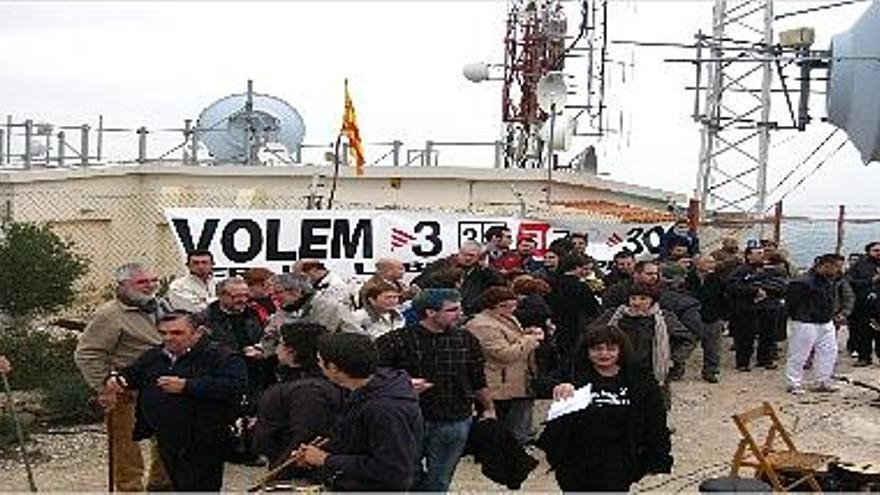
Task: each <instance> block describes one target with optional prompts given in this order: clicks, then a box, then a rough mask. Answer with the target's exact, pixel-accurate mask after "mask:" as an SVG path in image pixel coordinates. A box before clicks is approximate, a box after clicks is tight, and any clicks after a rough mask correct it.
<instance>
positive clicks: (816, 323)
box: [785, 254, 843, 395]
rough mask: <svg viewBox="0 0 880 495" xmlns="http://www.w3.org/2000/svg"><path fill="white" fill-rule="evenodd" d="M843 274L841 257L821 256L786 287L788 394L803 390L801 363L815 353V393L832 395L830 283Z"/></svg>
mask: <svg viewBox="0 0 880 495" xmlns="http://www.w3.org/2000/svg"><path fill="white" fill-rule="evenodd" d="M842 273H843V257H842V256H840V255H837V254H823V255H822V256H819V257H818V258H816V262H815V264H814V265H813V268H811V269H810V271H809V272H807V274H806V275H803V276H801V277H798V278H795V279H793V280H791V281H790V282H789V283H788V289H787V291H786V294H785V309H786V312H787V313H788V318H789V320H790V321H791V325H790V332H791V333H790V335H789V339H788V359H787V360H786V363H785V380H786V382H787V385H788V391H789V392H791V393H792V394H796V395H800V394H803V393H804V392H805V391H806V390H805V389H804V383H803V378H804V363H806V362H807V358H808V357H809V356H810V353H811V352H813V350H814V349H815V354H814V356H813V371H814V373H815V383H814V384H813V386H812V388H811V390H813V391H815V392H835V391H837V388H836V387H834V386H833V385H832V384H831V374H832V373H833V372H834V365H835V364H836V363H837V336H836V333H835V328H834V321H833V320H834V316H835V315H834V312H835V288H834V281H835V280H836V279H837V278H839V277H840V276H841V274H842Z"/></svg>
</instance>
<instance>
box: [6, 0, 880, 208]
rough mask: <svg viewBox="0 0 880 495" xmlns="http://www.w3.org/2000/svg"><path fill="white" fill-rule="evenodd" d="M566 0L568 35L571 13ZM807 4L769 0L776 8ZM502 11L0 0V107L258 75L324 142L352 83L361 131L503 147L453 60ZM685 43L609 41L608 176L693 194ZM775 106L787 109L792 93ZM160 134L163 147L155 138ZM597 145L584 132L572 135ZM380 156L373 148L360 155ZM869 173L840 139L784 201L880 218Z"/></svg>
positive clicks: (656, 26)
mask: <svg viewBox="0 0 880 495" xmlns="http://www.w3.org/2000/svg"><path fill="white" fill-rule="evenodd" d="M807 4H808V5H817V4H819V2H815V1H814V2H807ZM568 5H569V7H568V11H569V13H570V15H569V25H570V29H572V30H573V29H574V26H576V25H577V23H578V21H579V16H578V14H577V12H578V8H577V5H576V4H575V3H570V4H568ZM803 5H804V3H803V2H799V3H798V2H794V1H785V0H777V3H776V11H777V12H781V11H788V10H795V9H797V8H800V7H802V6H803ZM865 6H866V4H858V5H855V6H851V7H843V8H838V9H834V10H833V11H830V12H831V13H828V12H825V13H823V14H817V15H809V16H799V17H797V18H795V19H792V20H786V21H785V22H780V23H778V24H777V26H776V29H777V31H779V30H781V29H784V28H787V27H793V26H796V25H812V26H815V27H816V29H817V39H818V43H817V46H818V47H823V46H827V42H828V39H829V38H830V36H831V35H833V34H836V33H838V32H841V31H843V30H845V29H847V28H848V27H849V26H850V25H851V24H852V22H853V21H854V20H855V19H856V18H857V17H858V16H859V15H860V14H861V12H862V11H863V10H864V9H865ZM506 8H507V2H506V1H504V0H484V1H476V0H467V1H442V2H427V1H396V2H375V1H357V2H343V1H322V2H306V1H290V2H267V3H259V2H217V3H214V2H191V3H184V2H91V3H88V2H75V1H65V2H57V3H54V2H6V1H4V2H0V47H2V50H0V116H5V115H6V114H12V115H13V116H14V118H15V120H16V121H18V120H23V119H24V118H33V119H35V120H37V121H40V120H45V121H49V122H52V123H56V124H64V125H77V124H81V123H85V122H88V123H91V124H92V125H95V123H96V120H97V115H98V114H103V115H104V119H105V126H108V127H137V126H141V125H144V126H147V127H148V128H150V129H162V128H175V127H180V126H181V125H182V121H183V119H185V118H193V119H194V118H196V117H197V116H198V114H199V112H200V111H201V110H202V109H203V108H205V107H206V106H207V105H209V104H210V103H211V102H212V101H214V100H216V99H219V98H221V97H223V96H225V95H227V94H230V93H236V92H242V91H243V90H244V87H245V83H246V80H247V79H249V78H250V79H253V80H254V81H255V89H256V90H257V91H258V92H262V93H268V94H272V95H275V96H278V97H281V98H283V99H285V100H287V101H288V102H290V103H291V104H292V105H293V106H294V107H296V108H297V109H298V110H299V112H300V113H301V114H302V116H303V118H304V120H305V123H306V127H307V131H306V138H305V141H306V143H328V142H330V141H332V140H333V139H334V137H335V131H336V129H338V126H339V123H340V118H341V112H342V84H343V79H344V78H345V77H348V78H349V81H350V85H351V91H352V95H353V97H354V102H355V105H356V107H357V110H358V114H359V121H360V127H361V132H362V135H363V136H364V139H365V140H366V141H367V142H381V141H391V140H393V139H400V140H402V141H404V143H405V144H406V147H408V148H417V147H420V146H422V144H423V143H424V141H425V140H428V139H431V140H434V141H493V140H495V139H497V138H498V137H499V136H500V132H501V122H500V113H501V105H500V99H501V98H500V90H501V87H500V83H497V82H485V83H483V84H479V85H476V84H473V83H470V82H468V81H466V80H465V79H464V78H463V77H462V75H461V69H462V66H463V65H464V64H466V63H468V62H475V61H488V62H501V61H502V48H503V46H502V40H503V36H504V23H505V13H506ZM711 10H712V1H711V0H692V1H685V2H668V1H662V0H650V1H648V0H641V1H635V0H617V1H614V2H612V8H611V19H610V23H609V24H610V37H611V38H612V39H630V40H632V39H635V40H642V41H674V42H683V43H687V42H690V41H692V40H693V34H694V33H695V32H696V31H697V30H698V29H703V30H704V31H707V30H709V29H710V18H711ZM693 55H694V54H693V53H692V52H690V51H686V50H673V49H657V48H638V49H635V50H633V49H631V48H629V47H624V46H620V45H616V46H614V47H613V48H612V52H611V57H612V58H614V59H616V60H621V61H627V62H631V61H633V60H634V61H635V65H634V67H632V68H628V69H626V70H627V72H626V83H625V84H624V83H622V80H623V75H622V74H621V72H620V70H619V68H615V69H614V70H613V71H612V72H611V76H610V77H612V78H613V80H612V81H611V93H610V95H611V96H610V99H609V106H610V108H611V110H610V111H611V115H612V116H613V117H612V119H611V120H612V124H613V125H614V126H616V125H617V121H618V119H619V117H620V115H623V117H624V130H625V131H628V132H627V134H624V137H617V136H610V137H607V138H605V139H603V140H602V141H601V142H600V143H598V146H597V148H598V150H599V158H600V164H599V167H600V171H601V172H603V173H608V174H609V175H610V177H612V178H615V179H619V180H623V181H627V182H634V183H640V184H644V185H649V186H654V187H659V188H664V189H669V190H674V191H678V192H682V193H686V194H690V193H691V191H692V190H693V187H694V184H695V182H696V180H695V176H696V169H697V154H698V147H699V129H698V126H697V125H696V124H694V123H693V122H692V121H691V120H690V113H691V111H692V105H693V96H692V95H691V94H690V93H688V92H687V91H686V90H685V89H684V87H685V86H686V85H689V84H691V83H692V81H693V77H694V73H693V68H692V67H691V66H689V65H687V64H670V63H666V62H664V61H663V60H664V59H665V58H671V57H679V58H683V57H684V58H686V57H692V56H693ZM572 63H576V62H572ZM574 99H575V100H577V98H574ZM574 103H577V101H574ZM814 103H815V104H814V108H813V113H814V115H816V116H821V115H824V107H823V105H822V99H821V97H818V99H816V100H815V102H814ZM774 105H776V106H777V108H780V107H781V106H782V105H783V100H781V99H780V100H775V101H774ZM829 131H830V127H828V126H826V125H824V124H817V125H815V126H813V127H812V128H811V129H810V130H809V131H808V132H806V133H803V134H801V135H796V136H795V135H789V134H774V137H773V139H774V142H775V143H777V144H778V143H782V144H779V145H778V146H776V147H775V148H774V154H773V155H772V160H773V161H772V163H771V171H770V181H769V182H770V183H771V186H772V185H773V184H775V183H776V180H778V178H779V177H781V176H782V175H783V174H784V173H785V172H787V171H788V170H789V169H790V168H791V166H793V165H794V164H795V163H797V158H798V157H801V156H803V155H804V154H805V150H809V149H811V148H812V147H813V146H815V145H816V144H818V142H819V140H821V139H822V138H824V137H825V135H827V134H828V132H829ZM158 136H159V137H158V138H157V137H154V136H151V154H155V153H158V152H161V150H160V149H159V148H162V147H163V146H167V147H170V146H171V145H173V144H174V143H175V140H177V136H176V135H171V134H166V135H164V138H163V137H162V136H163V135H162V134H159V135H158ZM160 138H161V139H164V141H158V140H157V141H152V139H160ZM587 144H590V142H589V141H577V142H576V143H575V146H576V147H579V148H583V146H585V145H587ZM121 147H125V148H126V150H127V152H126V154H127V156H134V155H135V153H136V147H135V139H134V137H133V135H127V136H126V138H125V140H124V141H123V140H122V139H120V138H115V140H114V139H113V138H108V144H107V148H108V149H109V150H110V151H111V152H120V153H121V151H119V149H120V148H121ZM385 151H386V148H380V147H370V148H368V157H367V158H368V161H370V160H372V159H374V158H377V156H376V155H378V154H381V153H384V152H385ZM823 156H824V155H823ZM440 161H441V164H450V165H474V166H478V165H482V166H491V164H492V153H491V152H490V151H489V150H485V151H474V150H471V151H470V152H469V154H464V152H458V151H455V150H449V149H441V155H440ZM810 168H812V166H811V167H810ZM806 172H807V170H803V171H802V172H801V173H806ZM877 184H880V165H876V164H874V165H870V166H868V167H865V166H864V165H862V164H861V163H860V161H859V159H858V154H857V153H856V151H855V149H854V148H853V147H852V146H851V145H847V146H846V147H845V148H844V149H843V150H842V151H841V152H840V153H838V154H837V156H836V157H835V158H834V159H832V160H830V161H829V162H828V163H827V164H826V165H825V166H824V167H823V168H822V169H821V170H820V171H819V172H818V173H816V174H815V175H813V176H812V177H811V178H809V179H808V180H807V181H806V182H805V184H804V185H803V186H802V187H801V188H800V189H799V190H797V191H796V192H794V193H793V194H791V195H790V196H789V197H788V198H787V202H788V204H789V205H791V206H792V207H795V206H797V205H800V206H801V207H802V208H811V209H816V208H819V207H817V206H816V205H833V204H837V203H846V204H848V205H851V206H854V205H862V206H861V208H862V209H863V210H865V211H867V210H871V211H875V212H876V211H880V199H878V195H877V193H876V189H877ZM783 189H785V188H783ZM777 196H778V195H777ZM772 199H776V198H775V197H771V200H772ZM856 208H858V206H857V207H856ZM821 210H822V211H823V212H826V210H827V211H830V210H828V209H827V208H824V207H822V208H821Z"/></svg>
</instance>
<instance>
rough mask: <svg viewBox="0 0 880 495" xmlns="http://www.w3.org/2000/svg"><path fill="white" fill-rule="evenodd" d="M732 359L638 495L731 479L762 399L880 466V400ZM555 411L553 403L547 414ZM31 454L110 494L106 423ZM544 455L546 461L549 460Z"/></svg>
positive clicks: (786, 420)
mask: <svg viewBox="0 0 880 495" xmlns="http://www.w3.org/2000/svg"><path fill="white" fill-rule="evenodd" d="M729 354H730V353H726V355H725V363H724V373H723V376H722V381H721V383H719V384H709V383H706V382H704V381H702V380H700V379H699V373H698V359H699V352H696V353H695V355H694V359H693V362H692V365H691V367H690V369H689V370H688V375H687V376H686V377H685V380H684V381H682V382H676V383H674V384H673V405H672V411H671V414H670V426H672V427H673V428H674V429H675V433H674V435H673V455H674V457H675V467H674V468H673V473H672V474H671V475H662V476H651V477H647V478H645V479H644V480H642V482H641V483H639V485H638V486H637V487H636V490H637V491H645V492H650V491H664V492H673V491H674V492H680V491H685V492H688V491H690V492H693V491H696V489H697V485H698V484H699V483H700V481H702V480H704V479H706V478H710V477H714V476H719V475H722V474H724V473H727V472H728V470H729V465H730V459H731V457H732V455H733V452H734V449H735V448H736V445H737V442H738V439H739V435H738V433H737V431H736V427H735V426H734V424H733V422H732V421H731V419H730V416H731V414H733V413H735V412H739V411H744V410H746V409H750V408H752V407H756V406H758V405H760V404H761V402H762V401H768V402H770V403H771V404H773V405H774V407H775V408H776V409H777V411H778V412H779V415H780V418H781V420H782V422H783V424H784V425H785V426H786V427H787V428H788V429H789V431H790V432H792V433H793V437H794V440H795V442H796V443H797V444H798V446H799V447H800V448H801V449H803V450H813V451H817V452H827V453H833V454H836V455H838V456H840V457H841V458H842V459H844V460H848V461H857V462H862V461H864V462H874V463H875V464H880V408H878V407H875V406H872V405H871V402H872V401H874V400H875V399H877V398H878V394H877V393H876V392H872V391H869V390H865V389H862V388H857V387H854V386H851V385H846V384H841V390H840V392H838V393H835V394H817V393H809V394H807V395H804V396H799V397H795V396H791V395H789V394H787V393H786V392H785V390H784V385H783V381H782V371H781V369H779V370H773V371H768V370H763V369H761V370H754V371H751V372H749V373H742V372H737V371H734V370H733V369H732V363H731V362H730V360H731V359H732V356H730V355H729ZM851 361H852V360H851V359H850V358H849V357H843V356H841V359H840V363H839V365H838V372H839V373H840V374H843V375H846V376H850V377H852V378H855V379H859V380H862V381H864V382H867V383H872V384H877V385H880V367H876V366H874V367H869V368H852V367H851V366H850V364H851ZM545 409H546V404H544V405H543V408H542V411H543V410H545ZM28 448H29V449H30V450H32V451H34V455H33V456H34V457H35V458H34V459H33V464H34V473H35V478H36V482H37V485H38V487H39V488H40V490H45V491H72V490H75V491H104V490H105V489H106V467H105V466H106V437H105V436H104V435H103V433H102V431H101V425H87V426H80V427H76V428H66V429H60V428H59V429H57V430H54V431H49V432H46V433H40V434H36V435H34V436H33V441H32V442H31V443H30V445H29V447H28ZM534 454H535V455H536V456H538V457H540V453H539V452H534ZM541 461H542V462H541V465H540V466H539V467H538V468H537V469H536V470H535V471H534V472H533V473H532V474H531V476H530V477H529V479H528V480H527V481H526V483H525V484H524V486H523V490H526V491H555V490H556V485H555V483H554V481H553V477H552V473H550V474H548V473H547V465H546V463H545V462H544V461H543V459H541ZM263 472H264V470H263V469H262V468H251V467H243V466H233V465H229V466H227V470H226V486H225V487H226V488H227V489H229V490H244V489H245V488H246V487H247V486H248V485H249V484H251V483H253V482H254V481H255V480H256V479H258V478H259V476H260V475H261V474H262V473H263ZM453 488H454V489H457V490H462V491H499V490H502V489H503V487H501V486H499V485H495V484H493V483H492V482H490V481H489V480H487V479H486V478H484V477H483V476H482V475H481V474H480V471H479V466H477V465H474V464H473V462H472V460H471V459H470V458H466V459H464V460H463V461H462V463H461V464H460V466H459V469H458V471H457V473H456V477H455V481H454V486H453ZM0 490H3V491H25V490H27V479H26V476H25V470H24V467H23V466H22V464H21V463H20V461H19V460H18V457H17V456H14V455H10V454H9V453H8V452H7V453H6V454H5V455H4V456H3V458H2V459H0Z"/></svg>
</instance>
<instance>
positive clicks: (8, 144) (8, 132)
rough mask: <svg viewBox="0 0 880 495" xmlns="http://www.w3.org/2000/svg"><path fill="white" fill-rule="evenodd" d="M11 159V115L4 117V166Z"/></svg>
mask: <svg viewBox="0 0 880 495" xmlns="http://www.w3.org/2000/svg"><path fill="white" fill-rule="evenodd" d="M11 159H12V115H7V116H6V164H7V165H9V163H10V160H11Z"/></svg>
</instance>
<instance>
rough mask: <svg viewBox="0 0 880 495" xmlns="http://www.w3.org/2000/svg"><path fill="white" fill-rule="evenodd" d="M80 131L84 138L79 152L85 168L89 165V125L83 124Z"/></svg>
mask: <svg viewBox="0 0 880 495" xmlns="http://www.w3.org/2000/svg"><path fill="white" fill-rule="evenodd" d="M80 129H81V131H80V132H81V138H82V141H81V143H80V150H79V153H80V163H81V164H82V166H83V167H85V166H87V165H88V164H89V124H83V125H82V127H81V128H80Z"/></svg>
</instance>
